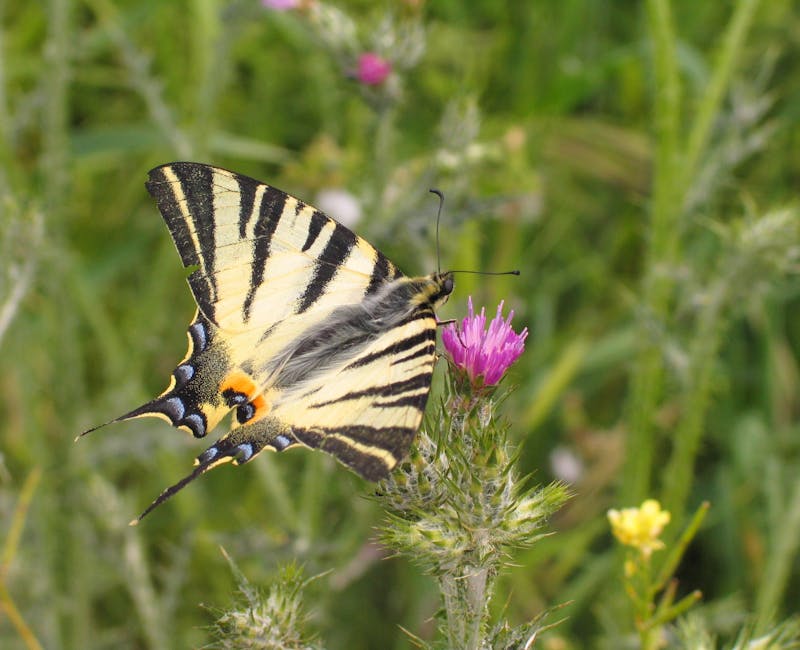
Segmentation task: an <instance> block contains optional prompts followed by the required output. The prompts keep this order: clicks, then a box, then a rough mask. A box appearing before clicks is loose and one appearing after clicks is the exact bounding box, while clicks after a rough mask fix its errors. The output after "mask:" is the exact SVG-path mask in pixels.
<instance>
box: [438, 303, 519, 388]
mask: <svg viewBox="0 0 800 650" xmlns="http://www.w3.org/2000/svg"><path fill="white" fill-rule="evenodd" d="M467 308H468V312H469V315H468V316H467V317H466V318H465V319H464V320H462V321H461V324H460V326H459V325H458V324H456V323H451V324H450V325H448V326H447V327H445V328H444V330H443V331H442V342H443V343H444V347H445V350H447V353H448V355H450V358H451V359H452V360H453V363H455V364H456V365H457V366H458V367H459V368H461V369H463V370H464V371H466V373H467V375H468V376H469V378H470V381H471V382H472V384H473V385H477V384H478V378H479V377H482V378H483V385H485V386H493V385H494V384H496V383H497V382H498V381H500V379H501V378H502V376H503V375H504V374H505V372H506V370H508V368H509V367H510V366H511V364H513V363H514V362H515V361H516V360H517V359H518V358H519V355H521V354H522V351H523V350H524V349H525V339H526V338H527V337H528V328H527V327H526V328H524V329H523V330H522V331H521V332H520V333H519V334H517V333H516V332H515V331H514V330H513V329H512V327H511V319H512V318H514V310H513V309H512V310H511V311H510V312H509V314H508V319H507V320H504V319H503V302H502V301H501V302H500V304H499V305H498V306H497V315H496V316H495V317H494V318H493V319H492V322H491V323H489V329H488V330H487V329H486V312H485V310H484V309H483V308H481V313H480V314H479V315H477V316H476V315H475V311H474V309H473V307H472V297H471V296H470V298H469V299H468V300H467Z"/></svg>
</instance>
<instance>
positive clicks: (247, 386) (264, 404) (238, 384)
mask: <svg viewBox="0 0 800 650" xmlns="http://www.w3.org/2000/svg"><path fill="white" fill-rule="evenodd" d="M226 390H232V391H234V392H236V393H240V394H242V395H244V396H245V397H246V398H247V401H248V402H249V403H250V404H252V406H253V409H254V410H255V413H254V414H253V417H252V418H250V419H249V420H248V423H250V422H256V421H257V420H260V419H261V418H263V417H264V416H265V415H266V414H267V413H269V411H270V403H269V402H268V401H267V398H266V397H264V394H263V393H262V392H261V390H260V389H259V387H258V386H257V385H256V384H255V382H254V381H253V380H252V379H251V378H250V377H249V376H248V375H246V374H244V373H243V372H236V373H233V374H231V375H228V376H227V377H226V378H225V381H223V382H222V385H221V386H220V391H221V392H224V391H226Z"/></svg>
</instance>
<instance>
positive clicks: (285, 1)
mask: <svg viewBox="0 0 800 650" xmlns="http://www.w3.org/2000/svg"><path fill="white" fill-rule="evenodd" d="M261 4H262V5H264V6H265V7H266V8H267V9H274V10H275V11H289V10H290V9H297V7H299V6H300V0H261Z"/></svg>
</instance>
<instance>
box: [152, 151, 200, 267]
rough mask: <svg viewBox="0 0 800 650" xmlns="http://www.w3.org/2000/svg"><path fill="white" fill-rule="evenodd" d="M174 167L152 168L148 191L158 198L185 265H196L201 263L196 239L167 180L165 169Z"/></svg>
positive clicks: (159, 205)
mask: <svg viewBox="0 0 800 650" xmlns="http://www.w3.org/2000/svg"><path fill="white" fill-rule="evenodd" d="M169 168H172V165H163V166H162V167H156V168H155V169H152V170H150V174H149V176H148V180H147V182H146V183H145V187H146V188H147V191H148V192H150V195H151V196H152V197H153V198H154V199H155V200H156V205H158V209H159V210H160V211H161V214H162V216H163V217H164V221H165V222H166V224H167V228H169V232H170V234H171V235H172V240H173V241H174V242H175V247H176V248H177V249H178V253H179V254H180V256H181V262H183V265H184V266H194V265H199V264H200V258H199V257H198V255H197V250H196V249H195V245H194V241H193V240H192V236H191V234H190V231H189V224H188V223H186V220H185V219H184V217H183V212H182V211H181V209H180V206H179V205H178V200H177V198H176V196H175V188H174V186H173V184H172V183H171V182H170V181H168V180H167V177H166V175H165V173H164V170H165V169H169Z"/></svg>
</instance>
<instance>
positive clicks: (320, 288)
mask: <svg viewBox="0 0 800 650" xmlns="http://www.w3.org/2000/svg"><path fill="white" fill-rule="evenodd" d="M334 223H336V227H335V228H334V230H333V233H331V237H330V239H329V240H328V243H327V244H325V248H324V249H323V250H322V252H321V253H320V256H319V258H318V259H317V260H316V261H315V262H314V273H313V274H312V276H311V279H310V280H309V282H308V284H307V285H306V289H305V291H304V292H303V295H302V296H301V297H300V303H299V305H298V307H297V313H298V314H302V313H303V312H304V311H306V310H307V309H308V308H309V307H311V305H313V304H314V303H315V302H316V301H317V300H319V298H320V297H321V296H322V294H323V293H325V287H327V286H328V283H329V282H330V281H331V280H332V279H333V276H335V275H336V272H337V271H338V270H339V268H340V267H341V266H342V264H344V261H345V260H346V259H347V256H348V255H350V251H351V250H352V249H353V246H355V245H356V241H357V238H356V236H355V235H354V234H353V233H352V232H351V231H350V230H348V229H347V228H345V227H344V226H343V225H342V224H340V223H338V222H334Z"/></svg>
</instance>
